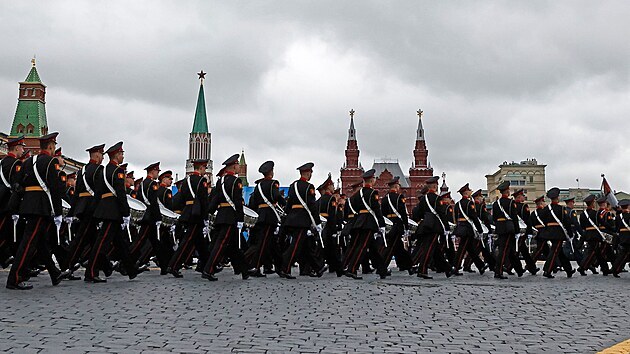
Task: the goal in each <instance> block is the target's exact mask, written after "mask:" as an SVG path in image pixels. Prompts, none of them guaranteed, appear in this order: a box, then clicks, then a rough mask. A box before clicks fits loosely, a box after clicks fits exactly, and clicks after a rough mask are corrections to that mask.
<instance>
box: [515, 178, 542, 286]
mask: <svg viewBox="0 0 630 354" xmlns="http://www.w3.org/2000/svg"><path fill="white" fill-rule="evenodd" d="M512 197H514V203H516V210H517V215H518V217H519V222H520V221H521V220H522V221H523V222H524V223H525V225H527V228H526V230H527V229H531V227H530V226H529V217H530V212H529V207H528V206H527V204H526V203H525V191H524V190H523V189H522V188H521V189H519V190H517V191H516V192H514V193H513V194H512ZM519 229H520V227H519ZM516 242H518V247H517V249H518V250H517V252H516V256H517V257H518V255H521V257H522V258H523V260H524V261H525V269H527V271H528V272H529V273H530V274H531V275H536V273H538V271H539V270H540V268H537V267H536V260H534V259H533V258H532V255H531V254H530V253H529V248H528V247H527V232H524V233H522V234H519V237H518V240H517V241H516ZM519 262H520V261H519Z"/></svg>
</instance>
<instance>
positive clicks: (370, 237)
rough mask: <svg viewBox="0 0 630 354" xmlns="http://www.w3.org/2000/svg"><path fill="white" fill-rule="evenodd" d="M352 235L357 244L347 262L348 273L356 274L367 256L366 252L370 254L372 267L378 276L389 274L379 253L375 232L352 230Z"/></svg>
mask: <svg viewBox="0 0 630 354" xmlns="http://www.w3.org/2000/svg"><path fill="white" fill-rule="evenodd" d="M352 235H353V236H352V237H353V238H356V243H355V244H354V248H353V249H351V250H350V253H349V259H348V260H347V264H348V271H349V272H351V273H356V272H357V269H358V268H359V265H360V263H361V260H362V259H363V257H365V256H366V252H369V257H370V258H371V260H372V266H373V267H374V268H376V272H377V273H378V274H385V273H387V267H386V266H385V264H384V262H383V258H382V257H381V255H380V253H379V249H378V243H377V242H376V239H375V238H374V230H363V229H357V230H352ZM368 250H369V251H368Z"/></svg>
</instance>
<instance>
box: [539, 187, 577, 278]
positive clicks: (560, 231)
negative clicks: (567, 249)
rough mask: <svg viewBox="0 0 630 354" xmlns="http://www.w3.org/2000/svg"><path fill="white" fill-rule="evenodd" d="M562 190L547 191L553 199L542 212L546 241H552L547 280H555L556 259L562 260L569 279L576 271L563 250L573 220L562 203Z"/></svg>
mask: <svg viewBox="0 0 630 354" xmlns="http://www.w3.org/2000/svg"><path fill="white" fill-rule="evenodd" d="M559 196H560V189H558V188H555V187H554V188H551V189H550V190H549V191H547V197H548V198H549V199H551V204H550V205H548V206H547V208H546V209H544V211H543V212H542V216H541V219H542V221H543V222H544V223H545V237H544V238H545V239H547V240H549V241H551V247H550V249H549V253H548V255H547V261H546V262H545V266H544V269H543V276H544V277H545V278H553V277H554V276H553V274H552V272H553V270H554V267H555V261H556V258H557V259H558V260H560V263H561V264H562V267H563V268H564V271H565V272H566V273H567V277H568V278H571V276H572V275H573V273H575V270H573V268H572V267H571V262H570V261H569V259H568V258H567V257H566V255H565V254H564V251H563V250H562V243H563V242H564V240H565V239H566V238H567V237H568V232H567V231H566V230H567V229H568V228H570V227H571V219H570V218H569V213H568V212H567V210H566V209H565V208H564V207H563V206H561V205H560V204H559V203H560V199H559Z"/></svg>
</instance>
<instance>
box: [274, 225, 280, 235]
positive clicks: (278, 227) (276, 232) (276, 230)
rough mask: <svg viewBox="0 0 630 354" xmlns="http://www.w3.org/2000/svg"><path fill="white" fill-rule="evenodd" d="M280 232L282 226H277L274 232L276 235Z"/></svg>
mask: <svg viewBox="0 0 630 354" xmlns="http://www.w3.org/2000/svg"><path fill="white" fill-rule="evenodd" d="M279 233H280V226H276V229H275V231H274V232H273V234H274V235H277V234H279Z"/></svg>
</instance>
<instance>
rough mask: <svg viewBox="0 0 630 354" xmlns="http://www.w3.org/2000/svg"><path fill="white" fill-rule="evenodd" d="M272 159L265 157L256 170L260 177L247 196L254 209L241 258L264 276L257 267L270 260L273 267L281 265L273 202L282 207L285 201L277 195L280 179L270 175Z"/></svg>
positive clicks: (278, 223)
mask: <svg viewBox="0 0 630 354" xmlns="http://www.w3.org/2000/svg"><path fill="white" fill-rule="evenodd" d="M273 167H274V163H273V161H266V162H265V163H263V164H262V165H260V168H258V172H260V173H262V175H263V178H261V179H259V180H258V181H256V187H254V192H253V193H252V195H251V197H250V198H249V208H250V209H252V210H253V211H255V212H256V213H258V219H257V220H256V225H255V226H254V227H253V228H252V230H251V231H250V235H251V236H250V242H251V243H250V244H249V247H248V248H247V251H246V252H245V261H246V262H247V264H248V265H249V267H250V268H253V269H255V272H254V273H253V274H252V275H253V276H254V277H264V276H265V274H263V273H262V272H261V270H260V268H261V267H262V266H263V265H265V264H269V263H273V264H274V266H275V268H276V270H279V269H280V268H281V267H282V256H281V250H280V243H279V239H278V233H279V225H280V223H281V221H282V220H281V218H282V216H281V212H279V210H278V209H277V208H276V206H280V207H284V206H285V205H286V202H285V200H284V198H283V197H282V195H280V189H279V188H280V182H278V181H276V180H275V179H273V176H274V171H273Z"/></svg>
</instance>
